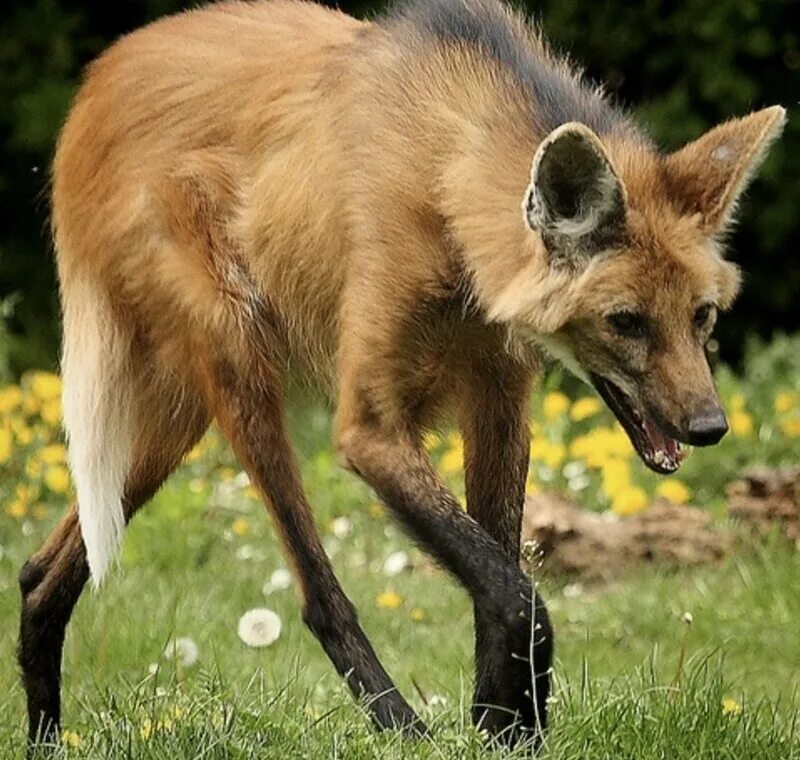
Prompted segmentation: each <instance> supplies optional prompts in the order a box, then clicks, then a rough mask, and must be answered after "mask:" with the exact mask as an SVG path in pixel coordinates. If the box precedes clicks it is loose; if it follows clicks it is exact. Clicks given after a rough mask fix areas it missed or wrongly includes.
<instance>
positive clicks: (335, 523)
mask: <svg viewBox="0 0 800 760" xmlns="http://www.w3.org/2000/svg"><path fill="white" fill-rule="evenodd" d="M352 530H353V523H351V522H350V518H348V517H336V518H334V519H333V520H331V533H333V535H334V536H336V538H339V539H343V538H347V537H348V536H349V535H350V533H351V531H352Z"/></svg>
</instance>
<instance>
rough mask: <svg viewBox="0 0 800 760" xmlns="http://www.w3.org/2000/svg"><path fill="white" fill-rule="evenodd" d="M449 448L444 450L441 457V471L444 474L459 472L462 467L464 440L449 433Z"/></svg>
mask: <svg viewBox="0 0 800 760" xmlns="http://www.w3.org/2000/svg"><path fill="white" fill-rule="evenodd" d="M449 441H450V448H449V449H447V451H445V453H444V454H443V455H442V459H441V467H442V472H444V473H445V474H446V475H452V474H453V473H456V472H460V471H461V470H462V469H463V468H464V442H463V441H462V440H461V436H460V435H451V436H450V438H449Z"/></svg>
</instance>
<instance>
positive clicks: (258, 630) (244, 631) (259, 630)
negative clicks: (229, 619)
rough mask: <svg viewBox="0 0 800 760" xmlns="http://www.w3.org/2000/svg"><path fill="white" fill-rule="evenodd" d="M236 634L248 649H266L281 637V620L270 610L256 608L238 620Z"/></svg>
mask: <svg viewBox="0 0 800 760" xmlns="http://www.w3.org/2000/svg"><path fill="white" fill-rule="evenodd" d="M237 633H238V634H239V638H240V639H241V640H242V641H243V642H244V643H245V644H247V646H249V647H268V646H269V645H270V644H274V643H275V642H276V641H277V640H278V637H279V636H280V635H281V619H280V617H279V616H278V614H277V613H276V612H273V611H272V610H268V609H266V608H265V607H256V608H255V609H252V610H248V611H247V612H245V613H244V615H242V616H241V617H240V618H239V626H238V629H237Z"/></svg>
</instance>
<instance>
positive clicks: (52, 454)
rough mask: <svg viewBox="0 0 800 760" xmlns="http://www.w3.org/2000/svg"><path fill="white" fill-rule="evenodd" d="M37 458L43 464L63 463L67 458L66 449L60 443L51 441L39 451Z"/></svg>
mask: <svg viewBox="0 0 800 760" xmlns="http://www.w3.org/2000/svg"><path fill="white" fill-rule="evenodd" d="M39 459H41V460H42V462H44V463H45V464H63V463H64V462H66V460H67V450H66V449H65V448H64V446H62V445H61V444H60V443H51V444H50V445H49V446H45V447H44V448H43V449H42V450H41V451H40V452H39Z"/></svg>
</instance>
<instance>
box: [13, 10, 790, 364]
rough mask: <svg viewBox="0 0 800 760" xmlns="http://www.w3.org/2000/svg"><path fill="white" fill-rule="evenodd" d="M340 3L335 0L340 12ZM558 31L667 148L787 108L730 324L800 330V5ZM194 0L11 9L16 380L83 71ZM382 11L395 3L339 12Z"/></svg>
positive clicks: (36, 352)
mask: <svg viewBox="0 0 800 760" xmlns="http://www.w3.org/2000/svg"><path fill="white" fill-rule="evenodd" d="M331 4H333V3H331ZM518 4H521V5H522V6H523V7H524V8H525V9H526V10H527V11H528V12H530V13H532V14H535V15H536V16H537V17H538V18H540V19H541V22H542V25H543V27H544V30H545V32H546V34H547V36H548V37H549V38H550V39H551V40H552V41H553V42H554V43H555V44H556V46H557V47H559V48H561V49H564V50H568V51H570V52H571V53H572V54H573V56H574V57H575V59H576V60H578V61H580V62H581V63H583V64H584V65H585V66H586V67H587V70H588V73H589V75H590V76H591V77H592V78H594V79H596V80H598V81H603V82H605V83H607V85H608V89H609V90H610V91H611V92H612V93H613V94H614V95H615V96H617V97H618V98H619V99H620V100H621V101H622V102H624V103H626V104H629V105H631V106H634V107H636V108H637V109H638V113H639V115H640V116H641V117H642V118H643V119H644V121H645V122H646V123H648V124H649V125H650V126H651V128H652V131H653V133H654V135H655V136H656V137H657V139H658V140H659V141H660V142H661V143H662V144H663V145H664V146H665V147H666V148H674V147H677V146H678V145H680V144H682V143H683V142H685V141H686V140H689V139H692V138H693V137H696V136H698V135H699V134H700V133H701V132H702V131H703V130H704V129H706V128H708V127H710V126H711V125H713V124H714V123H716V122H718V121H720V120H723V119H726V118H728V117H730V116H734V115H740V114H743V113H745V112H747V111H749V110H750V109H754V108H758V107H761V106H765V105H772V104H774V103H782V104H783V105H785V106H787V107H788V108H789V109H790V118H789V124H788V127H787V131H786V134H785V136H784V138H783V139H782V140H781V142H780V143H779V144H778V145H777V146H776V147H775V149H774V151H773V154H772V155H771V156H770V159H769V161H768V163H767V165H766V166H765V167H764V169H763V171H762V172H761V174H760V178H759V180H758V181H757V183H756V185H755V186H754V188H753V190H752V192H751V197H750V198H749V199H748V200H747V202H746V203H745V204H744V207H743V214H742V218H741V224H740V225H739V228H738V230H737V231H736V233H735V234H734V235H733V237H732V240H731V244H732V245H731V247H732V255H733V258H735V259H736V260H737V261H739V262H740V263H741V264H742V265H743V267H744V269H745V270H746V272H747V273H748V279H747V285H746V290H745V294H744V296H743V298H742V299H741V300H740V302H739V305H738V306H737V308H736V311H735V312H734V314H733V315H730V316H728V317H727V318H726V319H725V320H723V322H722V326H721V330H722V332H721V341H722V343H723V349H724V353H725V355H726V356H728V357H730V358H733V359H735V358H737V357H738V355H739V347H740V345H741V343H742V341H743V337H744V336H745V335H746V334H747V333H748V332H750V331H753V330H756V331H758V332H760V333H761V334H762V335H769V334H770V333H771V332H772V330H774V329H775V328H777V327H782V328H783V329H786V330H792V329H797V328H798V327H800V322H798V317H797V310H796V308H795V306H796V304H795V303H794V302H793V300H794V297H795V294H796V293H797V292H798V291H800V265H798V262H797V261H795V260H793V258H792V257H790V256H789V255H788V252H790V251H796V250H798V249H799V248H800V227H798V225H797V223H796V219H797V209H798V208H800V182H797V181H796V178H797V177H798V176H800V119H798V118H796V117H795V109H796V104H797V101H798V100H799V99H800V27H798V25H797V23H796V10H797V9H796V3H794V2H792V0H765V1H764V2H760V1H759V2H757V1H756V0H724V2H717V3H709V2H706V1H705V0H690V1H689V2H685V3H677V4H671V5H669V4H667V5H665V4H663V3H657V2H641V3H623V2H619V1H617V2H611V1H609V2H601V3H591V2H588V1H587V0H536V1H535V2H534V1H533V0H530V1H529V2H527V3H518ZM189 5H191V3H188V2H186V0H136V2H129V3H126V4H125V13H124V14H121V13H119V12H118V10H117V9H116V8H115V6H114V5H113V4H89V5H85V4H78V3H73V2H69V0H34V1H33V2H30V1H29V0H11V1H10V2H7V3H6V4H5V5H4V10H3V11H2V14H3V15H4V16H5V19H4V20H3V40H4V44H3V45H2V47H0V100H2V102H3V104H4V108H3V110H2V111H0V222H2V223H1V224H0V230H2V232H0V261H2V269H0V295H2V294H3V293H10V292H14V291H18V292H20V293H21V300H20V303H19V306H18V308H17V310H16V313H15V317H14V320H13V321H12V329H13V333H14V336H15V340H13V341H12V342H11V343H10V346H9V349H8V350H9V360H10V362H11V365H12V367H13V369H14V370H15V371H16V372H20V371H21V370H23V369H25V368H27V367H31V366H37V367H44V366H52V365H53V364H54V357H55V355H56V343H57V327H56V326H57V320H56V315H57V305H56V298H55V282H54V275H53V265H52V257H51V256H50V253H49V244H48V241H47V231H46V230H47V204H46V201H45V199H46V196H47V167H48V165H49V162H50V158H51V154H52V150H53V145H54V140H55V136H56V133H57V130H58V127H59V125H60V123H61V121H62V120H63V118H64V115H65V113H66V110H67V107H68V104H69V101H70V98H71V97H72V94H73V93H74V91H75V88H76V86H77V82H78V79H79V75H80V71H81V68H82V67H83V66H84V65H85V64H86V63H87V62H88V61H89V60H91V59H92V58H93V57H94V56H95V55H97V54H98V53H99V52H100V51H101V50H102V49H103V48H104V47H106V46H107V45H108V44H109V43H110V42H112V41H113V40H114V39H115V38H116V37H118V36H119V35H120V34H122V33H124V32H126V31H130V30H131V29H133V28H135V27H137V26H140V25H141V24H143V23H145V22H147V21H149V20H152V19H154V18H157V17H159V16H161V15H164V14H166V13H170V12H174V11H177V10H180V9H183V8H185V7H187V6H189ZM338 5H340V6H341V7H342V9H343V10H345V11H349V12H352V13H355V14H357V15H361V16H370V15H372V14H374V13H375V12H376V11H377V10H379V9H381V8H382V7H383V6H384V5H385V3H384V2H380V1H378V0H375V1H373V2H370V1H369V0H356V1H355V2H347V1H345V2H342V3H338Z"/></svg>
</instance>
